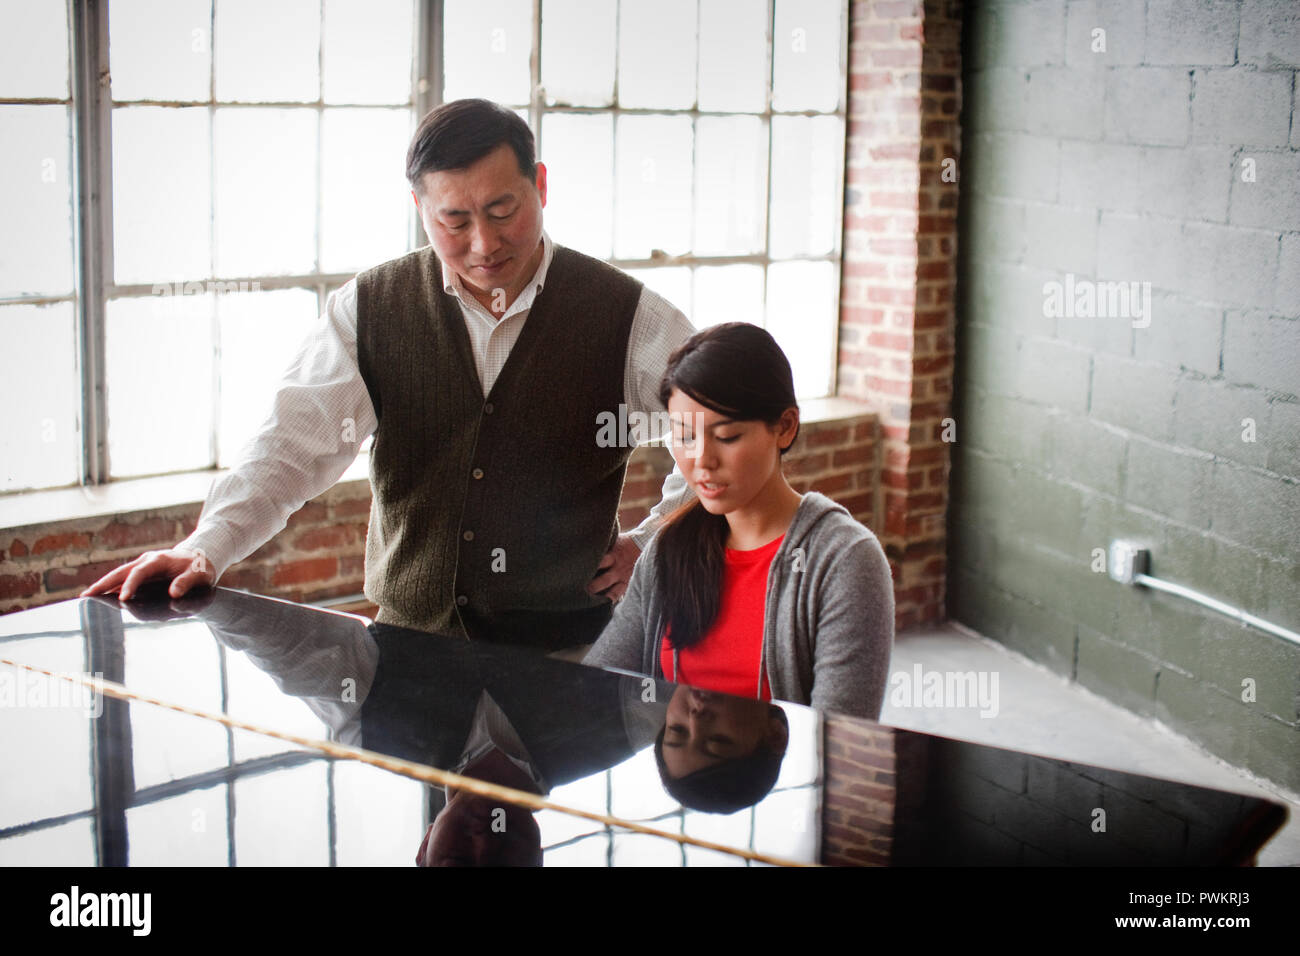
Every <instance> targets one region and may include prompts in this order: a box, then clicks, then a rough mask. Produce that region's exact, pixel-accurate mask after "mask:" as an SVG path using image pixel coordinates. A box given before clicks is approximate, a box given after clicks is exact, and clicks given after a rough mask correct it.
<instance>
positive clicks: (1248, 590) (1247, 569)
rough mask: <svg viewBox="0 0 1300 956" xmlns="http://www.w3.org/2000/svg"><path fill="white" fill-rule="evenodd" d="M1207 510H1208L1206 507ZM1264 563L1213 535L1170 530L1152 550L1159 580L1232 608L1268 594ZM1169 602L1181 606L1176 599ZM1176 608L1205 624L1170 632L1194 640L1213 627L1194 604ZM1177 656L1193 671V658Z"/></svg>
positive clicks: (1258, 600) (1177, 528) (1170, 527)
mask: <svg viewBox="0 0 1300 956" xmlns="http://www.w3.org/2000/svg"><path fill="white" fill-rule="evenodd" d="M1204 507H1205V509H1206V510H1207V511H1208V510H1209V504H1208V503H1206V505H1205V506H1204ZM1260 563H1261V559H1260V556H1259V552H1257V551H1256V550H1254V549H1253V548H1249V547H1246V546H1243V545H1239V544H1233V543H1232V542H1230V541H1226V540H1224V539H1223V538H1221V537H1219V536H1218V535H1216V534H1213V533H1211V532H1207V531H1203V530H1197V529H1193V528H1186V527H1183V526H1182V525H1177V524H1169V525H1166V526H1165V529H1164V539H1163V540H1162V541H1161V542H1159V543H1158V544H1157V545H1156V546H1155V547H1154V548H1153V549H1152V557H1151V570H1152V573H1153V574H1155V575H1156V577H1160V578H1164V579H1165V580H1168V581H1173V582H1174V583H1175V584H1183V585H1186V586H1187V587H1189V588H1195V589H1196V590H1198V591H1201V592H1202V593H1204V594H1208V595H1210V596H1211V597H1215V598H1218V599H1219V600H1222V601H1227V602H1228V603H1229V604H1236V605H1238V606H1240V607H1245V608H1255V607H1259V606H1260V604H1261V602H1262V600H1263V593H1264V591H1263V587H1262V585H1261V583H1260V574H1259V569H1260ZM1167 600H1168V601H1170V602H1173V603H1174V604H1175V605H1177V599H1176V598H1169V599H1167ZM1177 606H1179V607H1180V609H1181V611H1182V612H1183V613H1185V614H1188V615H1194V616H1197V617H1199V618H1203V619H1204V623H1201V622H1197V624H1196V625H1195V626H1194V627H1186V626H1185V624H1186V622H1185V621H1177V622H1173V623H1172V624H1171V626H1170V627H1169V630H1171V631H1182V632H1183V633H1186V634H1193V633H1200V631H1201V630H1202V628H1203V627H1208V626H1209V623H1210V617H1209V614H1210V613H1211V612H1207V611H1204V610H1201V609H1199V608H1197V607H1196V606H1195V605H1194V604H1187V603H1183V604H1181V605H1177ZM1161 608H1163V604H1162V605H1161ZM1174 656H1175V657H1176V658H1177V659H1179V660H1183V661H1186V662H1188V663H1189V664H1191V665H1192V666H1187V667H1186V668H1185V669H1187V670H1193V671H1194V670H1195V666H1194V658H1193V657H1189V656H1187V655H1179V654H1178V652H1177V650H1175V651H1174Z"/></svg>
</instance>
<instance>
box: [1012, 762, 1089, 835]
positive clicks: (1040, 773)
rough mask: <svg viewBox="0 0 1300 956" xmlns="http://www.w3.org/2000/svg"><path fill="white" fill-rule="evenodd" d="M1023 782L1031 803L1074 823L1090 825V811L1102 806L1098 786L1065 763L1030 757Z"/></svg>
mask: <svg viewBox="0 0 1300 956" xmlns="http://www.w3.org/2000/svg"><path fill="white" fill-rule="evenodd" d="M1026 783H1027V788H1028V789H1027V792H1028V794H1029V798H1030V799H1031V800H1035V801H1037V802H1038V803H1041V804H1043V805H1044V806H1047V807H1051V808H1052V809H1053V810H1055V811H1056V812H1057V813H1059V814H1061V816H1063V817H1066V818H1067V819H1070V820H1073V821H1074V822H1076V823H1083V824H1089V823H1091V822H1092V811H1093V808H1094V807H1099V806H1101V784H1100V783H1098V782H1097V781H1096V780H1090V779H1088V778H1087V777H1085V776H1083V775H1082V774H1080V773H1079V772H1078V771H1076V770H1075V768H1074V766H1073V765H1071V764H1068V763H1067V764H1062V763H1059V762H1057V761H1055V760H1048V759H1046V758H1043V757H1031V758H1030V759H1029V762H1028V764H1027V766H1026Z"/></svg>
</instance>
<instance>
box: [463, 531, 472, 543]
mask: <svg viewBox="0 0 1300 956" xmlns="http://www.w3.org/2000/svg"><path fill="white" fill-rule="evenodd" d="M465 540H466V541H473V540H474V532H473V531H466V532H465Z"/></svg>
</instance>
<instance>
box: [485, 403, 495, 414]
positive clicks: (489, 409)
mask: <svg viewBox="0 0 1300 956" xmlns="http://www.w3.org/2000/svg"><path fill="white" fill-rule="evenodd" d="M492 412H493V408H492V403H491V402H488V403H487V404H486V405H484V406H483V414H484V415H491V414H492Z"/></svg>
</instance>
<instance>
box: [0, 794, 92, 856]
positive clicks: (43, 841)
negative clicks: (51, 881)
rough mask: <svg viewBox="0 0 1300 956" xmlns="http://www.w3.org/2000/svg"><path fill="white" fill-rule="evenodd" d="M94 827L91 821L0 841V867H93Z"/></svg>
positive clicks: (73, 821) (31, 831)
mask: <svg viewBox="0 0 1300 956" xmlns="http://www.w3.org/2000/svg"><path fill="white" fill-rule="evenodd" d="M50 789H51V790H52V789H53V788H52V787H51V788H50ZM93 826H94V821H93V820H90V819H81V820H72V821H70V822H68V823H64V824H61V825H60V826H57V827H51V828H50V829H48V830H29V831H28V832H26V833H21V834H19V835H18V836H13V837H9V838H8V839H6V840H0V866H94V865H95V832H94V830H93V829H92V827H93Z"/></svg>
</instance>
